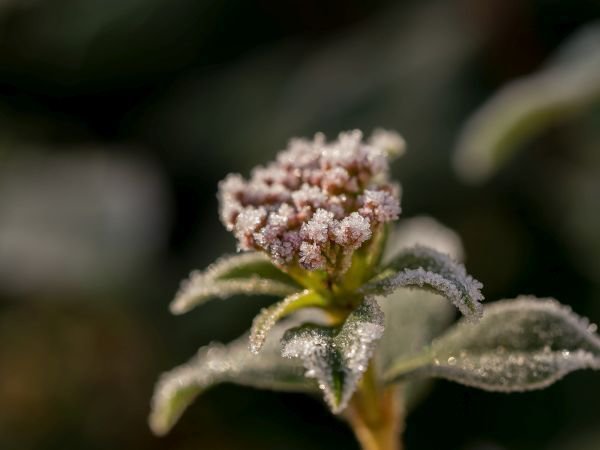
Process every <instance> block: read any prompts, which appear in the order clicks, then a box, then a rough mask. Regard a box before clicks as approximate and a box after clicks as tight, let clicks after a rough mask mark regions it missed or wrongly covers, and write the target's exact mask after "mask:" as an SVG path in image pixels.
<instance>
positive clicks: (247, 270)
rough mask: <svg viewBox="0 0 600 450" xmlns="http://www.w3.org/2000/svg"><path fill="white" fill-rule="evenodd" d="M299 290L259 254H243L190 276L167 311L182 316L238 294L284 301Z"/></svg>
mask: <svg viewBox="0 0 600 450" xmlns="http://www.w3.org/2000/svg"><path fill="white" fill-rule="evenodd" d="M299 290H300V288H299V287H298V286H297V285H296V284H295V283H294V281H293V280H292V279H291V278H290V277H288V276H287V275H286V274H285V273H283V272H282V271H280V270H279V269H277V268H276V267H275V266H274V265H273V264H272V263H271V262H270V261H269V259H268V258H267V257H266V256H265V255H263V254H262V253H255V252H251V253H242V254H239V255H233V256H225V257H222V258H220V259H218V260H217V261H216V262H215V263H213V264H211V265H210V266H209V267H208V268H207V269H206V270H204V271H201V272H200V271H196V272H192V274H191V275H190V277H189V278H188V279H187V280H185V281H184V282H183V283H182V284H181V288H180V289H179V292H178V293H177V294H176V296H175V299H174V300H173V302H172V303H171V306H170V309H171V312H172V313H173V314H183V313H185V312H188V311H189V310H190V309H192V308H194V307H196V306H198V305H201V304H202V303H205V302H206V301H208V300H210V299H212V298H221V299H224V298H228V297H231V296H233V295H238V294H246V295H274V296H281V297H285V296H286V295H290V294H293V293H295V292H297V291H299Z"/></svg>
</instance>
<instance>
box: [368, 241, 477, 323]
mask: <svg viewBox="0 0 600 450" xmlns="http://www.w3.org/2000/svg"><path fill="white" fill-rule="evenodd" d="M401 287H411V288H421V289H425V290H428V291H432V292H434V293H436V294H439V295H442V296H444V297H446V298H447V299H448V300H450V301H451V302H452V303H453V304H454V305H455V306H456V307H457V308H458V309H459V310H460V312H462V313H463V314H464V315H465V317H467V318H468V319H478V318H480V317H481V313H482V308H481V303H480V301H481V300H483V295H482V294H481V291H480V289H481V288H482V284H481V283H480V282H479V281H477V280H475V279H474V278H473V277H471V276H470V275H467V272H466V270H465V267H464V266H463V265H462V264H460V263H457V262H455V261H453V260H452V259H450V257H448V255H444V254H442V253H440V252H438V251H436V250H433V249H431V248H427V247H422V246H415V247H413V248H410V249H404V250H402V251H401V252H400V253H399V254H398V255H396V256H395V257H394V258H392V260H391V261H390V262H389V263H388V265H387V266H386V267H385V268H384V270H383V271H382V273H381V275H379V276H378V277H376V278H375V279H374V280H372V281H370V282H369V283H368V284H367V285H366V286H364V287H363V291H364V292H365V293H367V294H375V295H389V294H390V293H392V292H394V291H395V290H396V289H398V288H401Z"/></svg>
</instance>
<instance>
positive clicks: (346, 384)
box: [282, 298, 384, 414]
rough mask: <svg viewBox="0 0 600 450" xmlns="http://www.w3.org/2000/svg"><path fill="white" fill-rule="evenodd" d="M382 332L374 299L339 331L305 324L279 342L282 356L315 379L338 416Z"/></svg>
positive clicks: (347, 320)
mask: <svg viewBox="0 0 600 450" xmlns="http://www.w3.org/2000/svg"><path fill="white" fill-rule="evenodd" d="M383 329H384V317H383V313H382V311H381V309H380V308H379V306H378V304H377V302H376V301H375V300H374V299H371V298H367V299H365V300H364V301H363V303H362V304H361V306H359V307H358V308H357V309H356V310H354V311H353V312H352V313H351V314H350V315H349V316H348V318H347V319H346V322H345V323H344V324H343V325H342V326H341V327H339V328H333V327H323V326H317V325H313V324H306V325H303V326H300V327H297V328H293V329H291V330H288V331H287V332H286V333H285V335H284V336H283V340H282V354H283V356H285V357H286V358H293V359H296V358H299V359H301V360H302V361H303V363H304V367H305V368H306V376H307V377H309V378H316V380H317V381H318V383H319V387H320V388H321V389H322V390H323V393H324V395H325V400H326V401H327V404H328V405H329V407H330V408H331V410H332V411H333V413H335V414H337V413H340V412H341V411H343V410H344V409H345V408H346V406H347V405H348V402H349V401H350V398H351V397H352V394H353V393H354V391H355V390H356V387H357V385H358V382H359V381H360V379H361V377H362V375H363V373H364V372H365V371H366V370H367V367H368V365H369V360H370V359H371V356H372V355H373V352H374V351H375V346H376V344H377V342H378V341H379V339H380V338H381V336H382V335H383Z"/></svg>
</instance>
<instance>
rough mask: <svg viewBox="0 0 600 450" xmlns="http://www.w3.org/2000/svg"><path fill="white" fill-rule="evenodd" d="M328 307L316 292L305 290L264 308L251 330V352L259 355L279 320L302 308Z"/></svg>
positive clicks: (255, 319)
mask: <svg viewBox="0 0 600 450" xmlns="http://www.w3.org/2000/svg"><path fill="white" fill-rule="evenodd" d="M327 305H328V302H327V300H326V299H324V298H323V297H321V296H320V295H319V294H317V293H316V292H315V291H312V290H309V289H305V290H304V291H302V292H297V293H295V294H292V295H288V296H287V297H286V298H284V299H283V300H281V301H280V302H277V303H275V304H274V305H271V306H269V307H267V308H263V309H262V311H261V312H260V313H259V314H258V315H257V316H256V317H255V318H254V321H253V322H252V328H251V329H250V351H251V352H252V353H258V352H259V351H260V349H261V348H262V346H263V344H264V342H265V339H266V338H267V335H268V333H269V331H270V330H271V328H273V326H274V325H275V324H276V323H277V321H278V320H280V319H282V318H284V317H286V316H288V315H289V314H292V313H293V312H295V311H298V310H299V309H302V308H309V307H319V308H323V307H326V306H327Z"/></svg>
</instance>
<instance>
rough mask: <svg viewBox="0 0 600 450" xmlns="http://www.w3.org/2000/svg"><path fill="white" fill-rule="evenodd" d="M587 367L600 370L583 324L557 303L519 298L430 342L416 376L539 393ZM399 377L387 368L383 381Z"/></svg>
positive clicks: (596, 342)
mask: <svg viewBox="0 0 600 450" xmlns="http://www.w3.org/2000/svg"><path fill="white" fill-rule="evenodd" d="M400 367H402V362H400V364H399V366H398V368H400ZM586 368H588V369H600V338H599V337H598V335H596V334H594V332H593V331H591V330H590V328H589V322H588V321H587V319H583V318H581V317H579V316H577V315H576V314H574V313H573V312H572V311H571V309H570V308H568V307H565V306H562V305H560V304H559V303H558V302H557V301H556V300H552V299H542V300H540V299H536V298H533V297H520V298H518V299H516V300H504V301H499V302H496V303H493V304H491V305H489V306H487V307H486V311H485V315H484V317H483V319H482V320H481V321H479V322H478V323H477V324H475V325H473V324H468V323H465V322H464V321H463V322H461V323H459V324H458V326H456V327H454V328H453V329H452V330H451V331H449V332H448V333H447V334H446V335H444V336H442V337H441V338H439V339H438V340H437V341H435V342H434V343H433V346H432V350H431V351H430V352H429V361H428V363H427V364H425V365H423V366H422V367H421V368H419V369H418V370H417V371H418V373H422V374H427V375H429V376H436V377H441V378H446V379H449V380H452V381H456V382H458V383H462V384H465V385H469V386H474V387H477V388H480V389H485V390H489V391H503V392H514V391H526V390H531V389H541V388H544V387H546V386H548V385H550V384H552V383H554V382H555V381H557V380H559V379H560V378H562V377H563V376H565V375H566V374H568V373H570V372H572V371H574V370H578V369H586ZM400 375H402V371H398V370H397V369H396V370H395V369H392V370H390V372H389V373H388V378H390V379H394V378H397V377H398V376H400Z"/></svg>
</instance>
